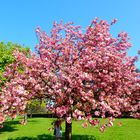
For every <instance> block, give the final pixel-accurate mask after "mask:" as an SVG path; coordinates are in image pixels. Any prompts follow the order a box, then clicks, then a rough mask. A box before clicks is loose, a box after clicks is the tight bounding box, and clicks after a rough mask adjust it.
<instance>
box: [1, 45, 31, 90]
mask: <svg viewBox="0 0 140 140" xmlns="http://www.w3.org/2000/svg"><path fill="white" fill-rule="evenodd" d="M16 49H18V51H20V52H23V53H24V54H26V55H27V56H28V55H29V51H30V49H29V47H26V48H25V47H23V46H21V45H19V44H15V43H12V42H8V43H4V42H0V87H1V86H2V85H3V84H4V83H5V81H6V79H5V78H4V77H3V72H4V71H5V69H6V66H7V65H8V64H11V63H12V62H14V61H15V58H14V56H13V51H14V50H16Z"/></svg>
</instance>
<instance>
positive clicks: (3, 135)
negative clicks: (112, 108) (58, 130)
mask: <svg viewBox="0 0 140 140" xmlns="http://www.w3.org/2000/svg"><path fill="white" fill-rule="evenodd" d="M52 121H53V119H48V118H32V119H29V120H28V124H27V125H25V126H23V125H20V124H19V123H18V120H15V121H8V122H6V123H5V127H4V128H2V129H0V140H53V139H54V136H53V132H51V133H50V132H49V131H48V128H49V127H51V122H52ZM118 122H122V124H123V125H122V126H118V125H117V123H118ZM81 123H82V122H75V121H73V140H140V120H137V119H116V121H115V123H114V126H113V127H112V128H108V129H106V131H105V132H104V133H101V132H99V130H98V128H97V127H92V126H89V127H88V128H82V127H81ZM64 130H65V129H64V124H63V132H64Z"/></svg>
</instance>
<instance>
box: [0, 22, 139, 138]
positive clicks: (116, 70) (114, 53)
mask: <svg viewBox="0 0 140 140" xmlns="http://www.w3.org/2000/svg"><path fill="white" fill-rule="evenodd" d="M115 22H116V20H113V21H112V22H111V24H109V23H107V22H106V21H104V20H98V19H95V20H93V21H92V23H91V25H90V26H88V27H87V29H86V32H85V33H83V32H82V30H81V28H80V27H79V26H74V25H73V23H67V24H63V23H56V22H55V23H54V25H53V28H52V30H51V31H50V34H46V33H45V32H44V31H41V29H40V28H37V29H36V33H37V36H38V38H39V44H38V45H36V53H33V54H31V56H30V57H26V56H25V54H23V53H21V52H19V51H15V52H14V56H15V58H16V59H15V61H14V63H13V64H12V65H10V66H9V67H7V69H6V72H5V73H4V75H5V77H6V78H9V77H10V80H9V82H7V83H6V86H5V87H4V88H3V89H2V93H1V97H0V99H1V100H0V103H1V107H0V108H1V116H3V118H4V117H5V116H11V117H13V118H14V117H15V116H16V114H17V113H22V112H23V111H24V109H25V107H26V104H27V101H28V100H30V99H31V98H34V97H36V98H48V100H49V102H48V104H47V109H48V110H49V111H51V112H52V113H54V114H56V115H57V116H58V117H60V118H64V119H65V120H66V130H69V131H71V130H70V129H67V126H70V125H69V124H71V120H72V118H74V119H76V120H81V119H83V120H86V121H87V122H89V123H90V124H91V125H93V126H95V125H97V124H99V120H97V119H93V118H92V113H93V112H94V115H96V116H99V115H100V116H102V117H105V116H106V115H107V116H110V119H109V120H108V122H107V124H103V125H100V128H99V129H100V131H102V132H103V131H104V129H105V128H106V127H110V126H112V121H113V119H112V118H111V116H113V117H118V116H121V115H122V112H129V113H130V115H131V116H134V117H137V116H139V114H138V112H137V110H138V107H139V104H138V100H139V94H140V79H139V73H137V72H136V67H135V64H134V63H135V61H136V59H137V57H130V56H128V55H127V50H128V49H129V48H130V47H131V43H130V42H129V37H128V35H127V33H125V32H121V33H119V34H118V36H117V37H116V38H114V37H112V35H111V34H110V25H112V24H114V23H115ZM21 64H22V67H23V69H24V72H23V73H20V72H19V71H17V67H18V66H19V65H21ZM3 121H4V119H3V120H2V121H1V123H2V122H3ZM87 122H86V123H84V124H83V127H87V125H88V123H87ZM67 134H68V135H67ZM66 139H67V140H69V139H70V134H69V133H66Z"/></svg>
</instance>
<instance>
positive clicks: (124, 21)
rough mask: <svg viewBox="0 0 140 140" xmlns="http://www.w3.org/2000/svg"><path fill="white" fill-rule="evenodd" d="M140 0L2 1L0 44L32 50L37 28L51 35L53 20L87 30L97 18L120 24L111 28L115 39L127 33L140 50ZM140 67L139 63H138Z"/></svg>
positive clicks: (133, 51)
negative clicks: (121, 32) (72, 23)
mask: <svg viewBox="0 0 140 140" xmlns="http://www.w3.org/2000/svg"><path fill="white" fill-rule="evenodd" d="M139 6H140V0H0V41H4V42H8V41H11V42H14V43H20V44H22V45H25V46H30V48H31V50H33V48H34V46H35V44H36V43H37V39H36V35H35V29H36V27H37V26H41V28H42V30H45V31H47V32H49V29H50V28H51V27H52V23H53V21H60V20H61V19H63V20H64V22H68V21H73V22H74V23H75V25H80V26H82V28H86V26H88V25H89V24H90V22H91V20H92V19H94V18H95V17H100V18H101V19H104V20H107V21H109V22H110V21H111V19H114V18H117V19H118V22H117V24H115V25H114V26H112V27H111V33H112V34H113V35H114V36H116V35H117V33H119V32H120V31H126V32H128V34H129V36H130V38H131V42H132V44H133V47H132V48H131V49H130V50H129V52H128V53H129V55H132V56H134V55H136V54H137V50H140V7H139ZM136 65H137V67H139V68H140V62H139V63H137V64H136Z"/></svg>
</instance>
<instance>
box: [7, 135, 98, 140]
mask: <svg viewBox="0 0 140 140" xmlns="http://www.w3.org/2000/svg"><path fill="white" fill-rule="evenodd" d="M8 140H55V137H54V136H52V135H47V134H42V135H38V136H37V137H17V138H9V139H8ZM62 140H64V137H63V138H62ZM72 140H96V138H95V137H94V136H91V135H73V136H72Z"/></svg>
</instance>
